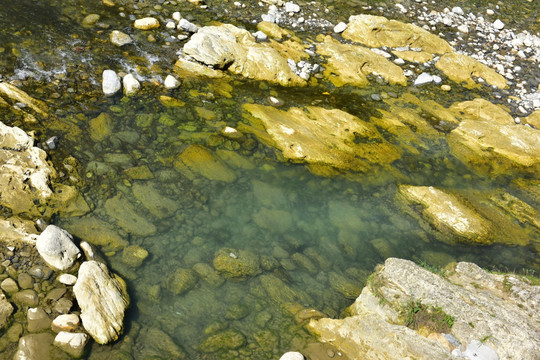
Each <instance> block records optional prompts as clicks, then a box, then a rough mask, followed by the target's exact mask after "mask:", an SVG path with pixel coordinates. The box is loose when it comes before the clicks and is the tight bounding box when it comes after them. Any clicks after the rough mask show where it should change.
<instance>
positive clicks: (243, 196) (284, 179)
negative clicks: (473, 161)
mask: <svg viewBox="0 0 540 360" xmlns="http://www.w3.org/2000/svg"><path fill="white" fill-rule="evenodd" d="M27 5H28V4H27ZM28 6H29V5H28ZM9 9H10V11H17V10H18V8H15V7H13V6H12V7H10V8H9ZM23 9H24V8H23ZM51 9H52V10H50V11H53V10H54V9H56V10H54V11H53V13H56V12H59V10H58V7H52V8H51ZM19 10H20V9H19ZM68 10H69V9H68ZM25 11H27V10H25ZM43 11H45V10H43ZM88 11H89V12H88V13H90V10H88ZM100 11H101V10H100ZM66 12H67V15H66V14H65V13H66ZM69 14H72V15H71V16H73V19H75V18H76V19H80V18H82V16H79V15H73V14H76V13H74V12H73V13H70V12H69V11H67V10H64V15H58V19H60V23H68V24H69V23H70V21H73V19H72V18H70V15H69ZM107 14H108V13H107V12H105V16H111V17H112V16H113V15H112V14H108V15H107ZM27 15H28V14H27ZM62 16H67V18H63V17H62ZM21 20H22V19H21ZM8 28H9V27H8ZM70 30H71V31H66V32H65V33H62V32H56V31H55V30H54V29H51V31H50V32H44V34H46V35H47V34H48V35H50V36H52V37H53V38H52V43H56V42H59V43H61V44H71V43H70V41H72V39H73V36H71V34H70V32H75V33H78V34H80V37H79V39H80V41H82V43H83V44H85V45H86V47H85V48H84V49H80V48H76V49H75V48H74V47H73V45H70V46H71V47H70V48H69V49H68V51H66V52H65V53H64V55H65V56H67V60H62V61H66V64H67V65H66V66H67V67H66V69H65V70H66V71H65V73H62V74H63V75H62V76H56V77H55V76H53V77H52V79H53V81H57V83H58V88H56V91H57V92H58V95H59V96H58V97H57V98H56V99H54V97H53V98H51V87H50V85H48V84H47V83H40V82H39V81H34V80H33V78H32V77H30V78H28V80H27V83H25V86H26V87H25V90H27V91H28V92H29V93H30V94H31V95H34V96H36V97H40V96H39V94H42V98H45V99H49V100H51V101H50V105H51V107H52V108H53V111H54V112H55V114H56V116H57V118H58V121H55V122H52V123H49V124H47V125H46V126H45V127H41V126H37V129H38V131H39V133H38V135H39V136H41V138H43V139H46V138H47V137H48V136H52V135H60V136H61V147H60V149H59V150H57V151H51V152H50V154H51V158H52V160H53V161H54V162H55V164H56V166H57V168H58V169H59V170H61V171H64V170H63V165H62V163H63V162H64V159H65V158H66V157H67V156H69V155H72V156H73V157H74V158H75V159H77V161H78V162H79V164H80V165H79V166H78V167H77V171H78V173H79V175H80V177H81V180H80V182H79V183H78V184H79V186H80V188H81V191H82V192H83V194H84V196H85V198H86V199H87V201H88V202H89V204H91V206H92V208H93V213H92V216H94V217H96V218H99V219H101V220H103V221H105V222H108V223H111V224H115V223H116V220H115V219H113V218H112V217H111V214H110V213H108V212H107V211H106V208H105V203H106V201H107V200H108V199H111V198H114V197H115V196H117V195H119V194H121V195H122V196H123V197H124V198H125V199H127V201H128V202H129V203H130V204H131V205H132V206H133V207H134V209H135V213H136V214H138V215H141V216H143V217H144V218H145V219H147V220H148V221H149V222H150V223H151V224H152V225H154V226H155V227H156V234H155V235H152V236H136V235H133V234H128V233H126V232H125V231H124V230H122V229H120V228H118V227H116V228H115V230H116V231H117V232H118V233H120V234H121V235H122V236H123V238H124V239H126V240H127V241H128V242H129V244H130V245H138V246H141V247H142V248H144V249H146V250H147V251H148V252H149V257H148V258H147V259H146V260H145V261H144V263H143V264H142V265H141V266H140V267H137V268H133V267H129V266H128V265H126V264H125V262H124V261H123V255H122V252H121V251H118V252H114V251H110V250H108V249H104V250H105V251H104V252H105V257H106V259H107V261H108V262H109V265H110V266H111V267H112V269H114V270H115V271H116V272H118V273H119V274H120V275H121V276H122V277H124V278H125V279H126V280H127V282H128V286H129V289H130V293H131V296H132V308H131V310H130V312H129V314H128V317H127V322H126V324H127V325H126V326H127V329H126V335H125V336H124V337H123V338H122V339H121V340H120V341H119V342H118V343H116V344H113V345H110V346H98V345H95V344H93V345H92V348H91V351H90V354H89V358H91V359H103V358H126V359H129V358H134V359H148V358H151V357H152V356H157V358H159V356H162V357H164V358H171V357H172V356H171V351H172V350H171V349H173V350H174V346H171V345H170V344H166V343H164V340H163V336H160V334H162V333H156V332H153V330H151V329H159V330H160V331H163V332H164V333H166V334H168V336H169V337H170V338H171V339H172V340H173V341H174V342H175V343H176V344H177V345H179V346H181V347H182V348H183V349H184V351H185V352H187V353H188V354H189V355H188V356H187V358H190V359H196V358H205V359H228V358H231V359H232V358H246V359H272V358H278V357H279V355H280V354H281V353H283V352H284V351H287V350H290V349H301V348H302V347H303V346H305V345H306V344H308V343H310V342H312V341H314V339H312V338H311V337H310V336H309V335H308V334H307V332H306V331H305V330H304V329H303V325H304V324H305V322H306V320H305V317H309V316H308V315H305V316H304V315H299V314H306V310H307V309H315V310H317V311H320V312H322V313H323V314H324V315H325V316H331V317H336V316H340V314H341V313H342V312H343V310H344V309H345V308H346V307H347V306H348V305H350V304H351V303H352V301H353V299H354V298H355V297H356V296H357V295H358V292H359V291H360V289H361V288H362V287H363V285H364V282H365V280H366V278H367V276H368V275H369V274H370V273H371V272H372V270H373V268H374V266H375V265H376V264H379V263H382V262H383V261H384V260H385V259H386V258H387V257H390V256H396V257H402V258H407V259H413V260H417V261H425V262H427V263H429V264H432V265H438V266H443V265H445V264H446V263H447V262H449V261H473V262H476V263H478V264H479V265H480V266H485V267H488V268H493V267H495V268H498V269H501V270H504V269H508V270H519V269H522V268H526V269H532V270H536V271H538V270H539V268H540V265H539V262H538V257H537V254H536V253H534V252H533V251H532V250H531V249H529V248H527V247H508V246H501V245H495V246H485V247H470V246H464V245H458V246H449V245H447V244H444V243H442V242H440V241H438V240H436V239H435V238H434V237H433V236H432V235H431V234H429V233H425V232H424V231H423V230H422V228H421V227H420V226H419V225H418V223H417V221H416V220H414V219H413V218H411V217H410V216H408V215H406V214H405V213H404V212H403V211H402V209H401V208H400V205H399V203H397V202H396V199H395V194H396V186H397V185H398V184H400V183H407V184H414V185H432V186H440V187H448V188H453V189H473V190H475V191H478V192H481V191H485V190H488V189H495V188H509V182H510V181H511V180H512V179H498V180H496V181H495V180H493V179H487V178H482V177H479V176H476V175H474V174H472V173H471V172H470V171H469V170H468V169H467V168H465V167H464V166H463V165H462V164H460V163H459V162H458V161H457V160H456V159H454V158H452V157H451V156H450V155H449V152H448V148H447V145H446V142H445V141H444V135H443V134H441V138H440V139H438V140H432V141H430V142H429V144H428V145H429V147H428V150H423V151H422V152H421V153H420V155H415V156H412V155H410V154H407V153H406V154H405V155H404V156H403V157H402V159H400V160H399V161H397V162H396V163H395V164H393V166H394V170H393V171H392V172H390V171H388V172H384V171H383V172H380V173H378V174H377V175H376V176H373V174H366V175H365V176H364V175H362V176H359V177H357V178H356V179H354V180H351V179H345V178H332V179H326V178H321V177H317V176H314V175H312V174H311V173H310V172H309V171H308V169H307V168H306V167H305V166H304V165H296V164H283V163H281V162H280V161H279V160H278V155H276V153H275V151H274V150H273V149H270V148H268V147H266V146H264V145H263V144H261V143H259V142H258V141H257V140H256V139H255V138H253V137H249V139H250V141H246V142H243V143H236V142H233V141H229V140H226V139H224V138H222V137H220V136H218V135H216V134H217V133H218V132H219V130H220V129H221V128H222V127H223V126H225V125H229V126H233V127H237V126H238V125H239V123H240V122H242V115H241V106H242V104H243V103H246V102H253V103H260V104H266V98H267V97H268V96H269V95H271V94H274V93H272V91H275V92H276V94H277V96H278V97H279V98H281V99H284V100H285V101H286V104H285V107H284V108H287V107H289V106H302V105H317V106H323V107H327V108H339V109H342V110H344V111H347V112H349V113H351V114H353V115H357V116H358V117H360V118H361V119H363V120H369V117H370V116H371V115H377V113H378V112H377V109H378V108H384V107H385V105H383V104H382V103H380V102H373V101H372V100H370V94H371V93H380V92H381V91H395V92H399V91H403V92H405V91H408V90H410V89H391V88H385V87H383V86H373V87H370V88H368V89H367V90H362V91H358V90H355V89H350V88H344V89H340V90H336V89H331V88H330V89H331V90H332V91H331V94H330V95H323V94H322V93H323V92H324V91H327V90H328V89H329V87H328V84H324V83H323V84H322V85H321V86H318V87H312V88H307V89H283V88H280V87H273V86H270V85H268V84H259V83H249V82H246V81H242V80H232V81H231V82H230V83H229V84H228V85H229V86H227V85H225V84H224V83H223V82H217V83H214V82H207V81H198V80H191V81H188V80H184V82H183V85H182V87H181V88H180V89H179V90H177V91H175V92H170V93H166V92H164V91H160V90H156V89H152V88H151V86H149V85H146V86H145V90H144V92H145V93H146V95H140V96H136V97H134V98H132V99H129V100H127V99H122V98H119V97H115V98H112V99H104V98H102V96H101V95H100V91H99V87H98V86H96V85H95V79H98V77H96V74H99V73H100V70H97V69H101V67H107V66H116V65H117V64H118V63H119V62H120V59H121V58H122V57H121V56H120V55H121V54H120V52H119V50H118V49H113V48H112V47H111V46H107V47H104V49H106V51H101V50H100V48H99V47H97V46H96V43H97V41H96V42H94V40H92V39H93V37H92V32H91V31H89V30H84V29H82V28H80V27H71V28H70ZM94 31H95V30H94ZM34 33H35V31H34ZM100 36H101V37H102V38H106V36H102V35H100ZM46 37H47V36H44V37H43V38H41V37H39V36H38V37H37V38H32V39H34V41H36V43H34V44H33V46H35V45H36V44H39V45H43V46H44V47H47V46H49V47H50V46H51V43H50V42H49V40H45V38H46ZM5 39H7V37H5V36H4V37H2V40H4V44H5V45H2V46H4V49H6V50H5V51H8V52H9V51H11V48H12V47H13V45H10V43H8V42H7V40H5ZM69 39H71V40H69ZM78 41H79V40H78ZM47 44H49V45H47ZM29 48H31V47H30V46H29V47H27V50H28V49H29ZM150 49H152V47H151V46H150ZM150 49H142V50H141V51H146V52H147V53H150V51H149V50H150ZM81 50H84V51H81ZM28 51H30V50H28ZM109 51H110V52H109ZM137 54H140V53H139V52H137ZM64 55H62V53H60V52H53V51H51V52H50V56H60V57H59V58H60V59H64V58H65V56H64ZM32 56H34V57H31V59H30V60H26V61H30V62H33V61H35V60H36V59H37V58H36V57H37V56H39V55H37V54H34V55H32ZM83 58H84V59H88V61H87V62H83V61H82V59H83ZM21 59H22V60H21ZM24 59H28V57H27V56H19V57H16V61H15V60H14V59H11V60H9V59H8V60H7V63H9V64H11V66H12V67H11V68H9V69H12V70H10V71H12V72H13V74H17V71H16V69H26V68H28V64H27V63H25V62H24V61H23V60H24ZM171 59H172V58H171ZM41 60H42V61H44V62H45V66H44V68H45V69H46V71H49V69H63V68H62V66H64V65H62V66H60V65H59V64H60V63H62V62H58V61H59V60H58V58H57V59H54V58H53V59H50V58H47V57H43V58H41ZM21 61H22V62H21ZM137 61H139V62H140V63H145V62H146V63H148V61H147V60H144V59H142V60H140V59H139V60H137V59H134V58H130V59H129V60H127V62H128V63H129V64H132V63H136V62H137ZM163 63H164V64H166V63H167V61H163ZM62 64H63V63H62ZM75 64H77V66H75ZM81 64H82V65H81ZM84 64H88V66H86V65H84ZM123 66H127V65H125V62H124V65H123ZM163 66H166V65H163ZM80 67H82V69H81V68H80ZM128 68H129V66H128ZM31 69H32V68H31V67H30V70H31ZM90 69H93V70H92V71H90ZM124 70H128V69H126V68H125V67H124ZM10 71H8V74H7V75H6V74H4V76H6V77H8V78H17V75H15V77H12V76H10V75H9V74H10ZM51 71H52V70H51ZM62 71H63V70H62ZM85 72H87V73H86V74H85ZM158 73H159V72H158ZM164 73H166V72H165V71H164V72H162V73H161V74H164ZM84 74H85V75H86V76H87V77H86V78H84V77H82V75H84ZM34 77H35V78H37V80H43V78H39V77H38V76H34ZM73 77H75V79H76V80H73ZM93 77H94V80H92V78H93ZM47 79H48V78H47ZM22 80H24V79H22ZM52 88H53V89H54V86H53V87H52ZM69 89H72V91H68V90H69ZM195 91H196V92H195ZM223 91H225V92H230V93H231V95H232V97H231V98H228V97H226V96H224V95H223ZM143 94H144V93H143ZM161 94H167V95H171V96H174V97H177V98H180V99H182V100H184V101H186V105H185V106H184V107H180V108H174V109H170V108H166V107H164V106H163V105H161V104H160V103H159V101H157V100H156V97H157V95H161ZM220 94H221V95H220ZM476 94H477V93H475V92H453V93H452V94H451V95H446V94H445V96H446V98H445V99H444V100H441V99H440V97H441V94H439V93H437V90H436V89H429V91H428V90H422V91H420V92H418V93H417V95H418V96H419V97H420V98H430V99H437V100H438V101H439V102H441V103H443V104H444V105H448V104H449V103H451V102H453V101H457V100H468V99H471V98H473V97H474V96H475V95H476ZM482 95H484V96H488V97H489V95H486V94H482ZM450 96H451V97H452V98H451V97H450ZM208 111H211V112H212V113H211V114H210V113H209V112H208ZM102 112H105V113H107V114H109V115H110V116H111V118H112V124H113V125H112V131H111V134H110V135H109V136H108V137H107V138H106V139H105V140H103V141H94V140H92V139H91V138H90V137H89V134H90V131H89V121H90V120H91V119H93V118H95V117H96V116H98V115H99V114H100V113H102ZM146 121H150V122H151V125H149V126H144V123H145V122H146ZM18 125H21V124H18ZM21 126H22V127H23V128H25V130H30V128H29V127H27V126H25V125H21ZM384 136H385V137H386V138H387V140H389V141H391V142H392V141H393V138H392V137H391V136H390V135H389V134H384ZM193 143H194V144H202V145H205V146H207V147H208V148H209V149H211V150H212V151H215V152H217V153H219V152H220V151H233V152H234V153H236V154H240V155H241V156H242V157H243V158H244V160H245V161H246V162H247V165H245V166H244V168H238V167H236V168H235V167H234V166H232V165H231V167H232V168H234V170H235V174H236V176H237V180H236V181H235V182H233V183H220V182H213V181H209V180H207V179H205V178H202V177H196V178H194V179H190V178H188V177H186V176H184V175H182V174H181V173H179V172H178V171H177V170H175V169H174V167H173V159H174V157H175V156H176V155H178V154H179V153H181V152H182V151H183V150H184V149H185V148H186V147H187V146H188V145H190V144H193ZM141 165H146V166H148V168H149V169H150V171H151V172H152V174H153V178H152V179H149V180H133V179H130V178H129V177H128V176H127V175H126V173H125V172H124V170H125V169H128V168H131V167H134V166H141ZM395 170H398V171H395ZM66 172H67V171H66ZM398 174H399V175H398ZM65 178H66V179H67V176H66V177H65ZM149 183H150V184H152V186H153V188H154V189H155V190H156V192H157V193H158V194H160V195H161V196H164V197H165V198H167V199H170V200H172V201H174V203H175V204H176V206H177V210H176V211H172V212H171V213H170V214H168V215H169V216H164V217H162V218H158V217H156V216H155V215H152V213H151V212H150V211H149V210H148V208H147V207H145V206H144V205H143V204H142V203H141V202H140V201H138V200H137V199H136V197H135V196H134V190H133V189H135V188H136V187H137V186H138V185H141V184H144V185H147V184H149ZM524 200H531V199H524ZM64 221H66V219H57V222H58V223H59V224H62V223H63V222H64ZM220 250H221V251H224V252H225V255H227V254H229V256H231V257H235V256H236V257H241V258H244V257H248V258H254V259H256V260H255V262H256V263H258V268H259V269H258V270H255V271H254V275H253V276H248V277H247V278H246V279H243V280H224V279H223V278H220V277H218V278H217V279H216V278H213V280H212V279H209V281H205V280H204V279H203V278H202V277H201V276H197V277H196V278H197V280H196V283H195V284H194V285H193V287H192V288H191V289H190V290H189V291H186V292H184V293H181V294H177V295H175V294H174V293H173V292H171V291H170V290H171V289H170V287H169V286H168V283H169V282H170V280H169V279H170V277H171V274H173V273H174V272H175V271H177V270H178V269H193V268H194V267H195V266H197V267H198V268H201V266H202V265H200V264H206V269H208V268H210V269H212V268H213V267H214V259H215V258H216V256H217V255H216V254H217V253H218V252H219V251H220ZM245 251H248V252H249V253H245ZM198 264H199V265H198ZM255 267H257V266H255ZM303 311H304V313H302V312H303ZM225 329H229V330H230V329H233V330H235V331H238V332H239V333H241V334H242V336H243V338H244V339H245V340H244V341H238V344H240V345H238V348H237V349H233V350H224V351H218V352H207V351H208V349H209V348H210V346H209V345H208V342H205V341H206V339H208V338H209V337H210V338H211V337H212V336H213V335H215V334H219V333H221V332H222V331H224V330H225ZM149 334H150V335H149ZM201 344H202V345H201ZM167 349H168V351H169V352H167ZM205 350H206V351H205ZM167 354H168V355H167Z"/></svg>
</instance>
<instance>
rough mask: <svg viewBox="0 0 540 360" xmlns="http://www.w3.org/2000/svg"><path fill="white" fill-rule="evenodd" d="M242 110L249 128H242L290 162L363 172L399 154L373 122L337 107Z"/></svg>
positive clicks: (251, 106) (250, 107) (250, 106)
mask: <svg viewBox="0 0 540 360" xmlns="http://www.w3.org/2000/svg"><path fill="white" fill-rule="evenodd" d="M243 110H244V118H246V119H247V120H248V121H249V122H250V123H251V124H252V127H245V129H244V128H243V129H242V130H243V131H249V132H252V133H254V134H255V135H256V136H257V137H258V138H259V139H260V140H261V141H263V142H264V143H265V144H267V145H269V146H274V147H276V148H278V149H279V150H281V152H282V154H283V157H284V158H285V159H287V160H289V161H292V162H297V163H308V164H314V165H324V166H331V167H334V168H337V169H340V170H353V171H362V172H364V171H368V170H369V169H371V167H372V166H373V165H381V166H387V165H389V164H391V163H392V162H394V161H395V160H397V159H399V158H400V157H401V152H400V150H399V149H398V148H396V147H395V146H393V145H391V144H390V143H388V142H387V141H386V140H385V139H384V138H383V137H382V135H381V134H380V133H379V132H378V131H377V129H376V128H375V126H374V125H372V124H370V123H368V122H365V121H362V120H360V119H359V118H357V117H356V116H353V115H351V114H348V113H346V112H344V111H341V110H338V109H334V110H328V109H324V108H320V107H315V106H306V107H305V108H304V109H301V108H294V107H293V108H290V109H289V110H288V111H283V110H278V109H276V108H274V107H273V106H263V105H256V104H246V105H244V106H243Z"/></svg>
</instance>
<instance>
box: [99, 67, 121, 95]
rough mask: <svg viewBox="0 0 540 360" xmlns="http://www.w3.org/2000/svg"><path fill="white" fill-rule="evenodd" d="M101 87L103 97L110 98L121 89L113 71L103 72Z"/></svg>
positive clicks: (118, 79)
mask: <svg viewBox="0 0 540 360" xmlns="http://www.w3.org/2000/svg"><path fill="white" fill-rule="evenodd" d="M101 87H102V89H103V94H105V96H112V95H114V94H116V93H117V92H118V90H120V88H121V87H122V84H121V83H120V77H119V76H118V75H117V74H116V73H115V72H114V71H113V70H103V79H102V81H101Z"/></svg>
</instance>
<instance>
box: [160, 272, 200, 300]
mask: <svg viewBox="0 0 540 360" xmlns="http://www.w3.org/2000/svg"><path fill="white" fill-rule="evenodd" d="M197 280H198V279H197V276H196V275H195V272H193V271H192V270H190V269H176V270H175V271H174V272H173V273H172V274H171V275H170V276H169V277H168V278H167V289H168V290H169V291H170V292H172V293H173V294H174V295H179V294H183V293H185V292H186V291H188V290H190V289H191V288H192V287H194V286H195V284H197Z"/></svg>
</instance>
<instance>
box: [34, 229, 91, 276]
mask: <svg viewBox="0 0 540 360" xmlns="http://www.w3.org/2000/svg"><path fill="white" fill-rule="evenodd" d="M36 249H37V251H38V252H39V255H41V257H42V258H43V260H45V262H46V263H47V265H49V266H50V267H52V268H53V269H56V270H60V271H63V270H67V269H69V268H70V267H71V266H73V263H74V262H75V260H77V259H78V258H79V257H80V256H81V252H80V250H79V248H78V247H77V246H76V245H75V244H74V243H73V237H72V236H71V235H70V234H69V233H68V232H67V231H66V230H64V229H61V228H59V227H58V226H55V225H49V226H47V228H46V229H45V230H44V231H43V232H42V233H41V234H40V235H39V236H38V238H37V241H36Z"/></svg>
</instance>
